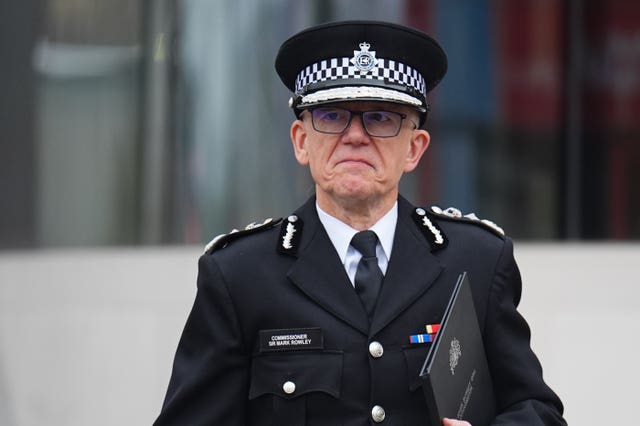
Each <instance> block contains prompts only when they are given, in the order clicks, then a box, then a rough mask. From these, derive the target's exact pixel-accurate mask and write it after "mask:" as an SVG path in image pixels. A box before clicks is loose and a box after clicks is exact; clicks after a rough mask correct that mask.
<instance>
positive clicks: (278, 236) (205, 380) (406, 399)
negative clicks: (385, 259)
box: [155, 197, 565, 426]
mask: <svg viewBox="0 0 640 426" xmlns="http://www.w3.org/2000/svg"><path fill="white" fill-rule="evenodd" d="M398 203H399V205H398V223H397V228H396V233H395V240H394V244H393V252H392V255H391V258H390V260H389V265H388V269H387V272H386V275H385V277H384V282H383V286H382V290H381V293H380V296H379V299H378V304H377V307H376V311H375V314H374V317H373V319H372V322H371V324H370V323H369V320H368V318H367V315H366V313H365V311H364V308H363V307H362V304H361V302H360V299H359V298H358V296H357V294H356V293H355V290H354V288H353V286H352V284H351V282H350V281H349V278H348V277H347V274H346V272H345V269H344V266H343V265H342V263H341V262H340V260H339V257H338V254H337V253H336V250H335V249H334V247H333V245H332V243H331V241H330V240H329V237H328V235H327V233H326V232H325V230H324V228H323V226H322V224H321V223H320V221H319V219H318V215H317V211H316V208H315V199H314V198H312V199H310V200H309V201H308V202H307V203H306V204H305V205H304V206H302V207H301V208H300V209H299V210H298V211H297V212H296V213H295V214H296V215H297V217H298V221H296V222H295V223H294V225H296V227H295V230H296V232H295V233H293V235H294V236H295V237H294V238H289V243H290V244H289V245H288V247H289V248H290V249H289V250H288V252H285V251H286V250H282V247H281V246H282V245H283V237H282V235H283V229H284V228H283V227H284V226H285V225H287V224H288V223H289V222H287V221H284V222H282V224H277V225H273V226H271V227H269V226H264V227H262V228H261V229H259V230H256V231H254V232H248V233H247V234H246V235H243V236H242V237H239V238H236V239H235V240H233V241H230V242H229V243H228V244H227V245H226V246H225V247H223V248H217V249H215V250H213V251H212V252H211V253H208V254H205V255H203V256H202V257H201V258H200V261H199V275H198V293H197V296H196V299H195V304H194V306H193V310H192V312H191V314H190V316H189V318H188V321H187V324H186V326H185V329H184V332H183V334H182V337H181V339H180V343H179V346H178V349H177V353H176V357H175V362H174V366H173V374H172V377H171V380H170V384H169V389H168V392H167V395H166V399H165V401H164V405H163V407H162V412H161V414H160V416H159V418H158V419H157V421H156V423H155V424H156V425H238V426H240V425H261V426H262V425H265V426H266V425H269V426H282V425H309V426H312V425H313V426H334V425H336V426H337V425H344V426H355V425H374V424H381V425H389V426H400V425H402V426H416V425H425V424H426V419H427V414H426V410H427V407H426V403H425V399H424V396H423V392H422V389H421V380H420V379H419V377H418V376H419V372H420V369H421V367H422V364H423V362H424V359H425V357H426V355H427V352H428V350H429V346H430V344H429V343H426V344H410V343H409V336H410V335H413V334H420V333H425V331H424V330H425V325H427V324H436V323H439V322H440V320H441V319H442V316H443V313H444V310H445V307H446V304H447V301H448V299H449V297H450V295H451V292H452V289H453V286H454V285H455V283H456V280H457V278H458V275H459V274H460V273H461V272H463V271H467V273H468V275H469V277H470V281H471V284H472V291H473V297H474V302H475V305H476V310H477V314H478V321H479V324H480V329H481V330H482V333H483V337H484V344H485V348H486V353H487V358H488V360H489V364H490V369H491V374H492V377H493V382H494V387H495V394H496V399H497V401H496V402H497V412H498V413H499V414H498V417H497V418H496V419H495V421H494V422H493V424H494V425H563V424H565V421H564V420H563V419H562V414H561V413H562V404H561V403H560V401H559V399H558V397H557V396H556V395H555V394H554V393H553V392H552V391H551V390H550V389H549V388H548V387H547V386H546V384H545V383H544V382H543V379H542V371H541V367H540V364H539V362H538V360H537V359H536V357H535V355H534V354H533V352H532V351H531V349H530V344H529V338H530V333H529V328H528V326H527V324H526V322H525V321H524V319H523V318H522V317H521V316H520V314H519V313H518V312H517V310H516V306H517V304H518V302H519V299H520V291H521V281H520V273H519V271H518V268H517V266H516V263H515V261H514V258H513V248H512V243H511V240H509V239H508V238H503V237H501V236H498V235H496V234H494V233H492V232H490V231H489V230H488V229H486V228H484V227H483V226H480V225H478V224H474V223H473V222H472V221H466V220H455V219H451V218H446V217H435V216H433V217H432V219H433V221H434V222H435V223H434V224H435V226H437V227H438V228H439V230H440V231H441V232H442V234H444V236H446V239H447V240H448V242H447V244H446V246H444V247H443V248H439V247H435V249H434V248H433V247H432V246H431V245H430V242H429V238H428V235H429V234H428V233H427V234H425V232H424V229H421V228H420V225H419V223H418V222H417V221H416V220H414V218H412V215H413V214H414V212H415V209H414V207H413V206H411V205H410V204H409V203H408V202H407V201H406V200H404V199H403V198H402V197H400V198H399V201H398ZM289 234H290V235H289V237H291V236H292V235H291V234H292V233H291V232H290V233H289ZM292 242H293V243H292ZM279 247H280V249H279ZM271 330H278V331H276V332H274V331H271ZM261 331H262V335H263V338H262V341H261V338H260V336H261ZM273 336H276V337H275V338H274V337H273ZM278 336H279V337H278ZM282 336H285V338H289V337H293V338H296V337H297V338H306V337H313V339H312V340H313V342H312V343H311V344H307V343H308V342H306V341H305V340H300V341H298V342H297V343H296V344H293V345H291V346H289V347H285V348H282V347H279V346H276V347H273V346H269V345H274V343H269V341H274V340H277V339H278V338H282ZM374 341H377V342H379V343H380V344H381V345H382V348H383V354H382V356H380V357H377V358H376V357H374V356H372V354H371V353H370V352H369V345H370V343H371V342H374ZM376 405H378V406H380V407H382V408H383V409H384V412H385V418H384V420H383V421H382V423H375V422H374V420H373V419H372V407H374V406H376Z"/></svg>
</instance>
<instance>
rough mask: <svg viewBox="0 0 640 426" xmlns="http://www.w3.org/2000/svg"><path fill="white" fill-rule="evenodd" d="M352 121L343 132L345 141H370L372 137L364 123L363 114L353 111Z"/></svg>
mask: <svg viewBox="0 0 640 426" xmlns="http://www.w3.org/2000/svg"><path fill="white" fill-rule="evenodd" d="M352 114H353V115H352V116H351V122H350V123H349V126H348V127H347V128H346V129H345V131H344V133H343V134H342V138H343V140H344V141H345V142H349V143H368V142H370V141H371V138H370V136H369V134H368V133H367V131H366V130H365V129H364V124H363V123H362V114H358V113H355V112H354V113H352Z"/></svg>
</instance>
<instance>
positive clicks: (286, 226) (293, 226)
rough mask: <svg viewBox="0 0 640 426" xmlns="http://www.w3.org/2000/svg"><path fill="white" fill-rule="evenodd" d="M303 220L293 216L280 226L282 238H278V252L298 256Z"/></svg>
mask: <svg viewBox="0 0 640 426" xmlns="http://www.w3.org/2000/svg"><path fill="white" fill-rule="evenodd" d="M302 225H303V223H302V220H301V219H300V218H299V217H298V216H296V215H294V214H292V215H291V216H289V217H288V218H287V220H283V221H282V225H280V236H279V237H278V251H279V252H280V253H284V254H289V255H291V256H296V255H297V254H298V245H299V244H300V238H301V237H302Z"/></svg>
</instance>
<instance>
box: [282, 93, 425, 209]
mask: <svg viewBox="0 0 640 426" xmlns="http://www.w3.org/2000/svg"><path fill="white" fill-rule="evenodd" d="M334 106H336V107H340V108H345V109H347V110H350V111H354V112H361V111H371V110H376V111H378V110H384V111H393V112H398V113H401V114H406V115H407V117H406V119H404V120H403V121H402V125H401V128H400V132H399V133H398V135H396V136H393V137H386V138H381V137H373V136H370V135H368V134H367V132H366V131H365V129H364V127H363V124H362V118H361V117H362V116H361V115H357V114H353V116H352V118H351V123H350V125H349V127H347V129H345V130H344V132H342V133H340V134H326V133H321V132H319V131H317V130H316V129H314V126H313V124H312V117H311V112H310V111H305V112H303V114H302V116H301V119H300V120H296V121H294V123H293V124H292V125H291V139H292V141H293V145H294V150H295V155H296V159H297V160H298V162H299V163H300V164H302V165H309V168H310V171H311V175H312V177H313V180H314V181H315V183H316V195H317V197H318V201H319V202H322V200H328V201H330V202H332V203H338V204H342V205H344V203H354V202H355V203H360V202H365V203H379V202H381V201H382V202H384V203H386V202H387V201H390V202H395V199H396V198H397V195H398V183H399V181H400V177H401V176H402V174H403V173H405V172H410V171H412V170H413V169H414V168H415V167H416V166H417V164H418V162H419V160H420V158H421V157H422V154H423V153H424V151H425V150H426V149H427V147H428V145H429V134H428V133H427V132H426V131H424V130H417V129H415V124H414V123H417V122H418V115H417V113H416V112H414V111H413V110H411V109H410V108H408V107H403V106H400V105H395V104H391V103H384V102H347V103H340V104H335V105H334ZM321 205H322V204H321Z"/></svg>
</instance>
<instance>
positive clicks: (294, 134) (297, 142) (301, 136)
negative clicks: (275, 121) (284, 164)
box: [290, 120, 309, 166]
mask: <svg viewBox="0 0 640 426" xmlns="http://www.w3.org/2000/svg"><path fill="white" fill-rule="evenodd" d="M290 136H291V143H292V144H293V152H294V154H295V156H296V160H298V163H300V164H302V165H303V166H306V165H308V164H309V152H308V151H307V129H306V127H305V123H304V122H303V121H302V120H295V121H294V122H293V123H291V129H290Z"/></svg>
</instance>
